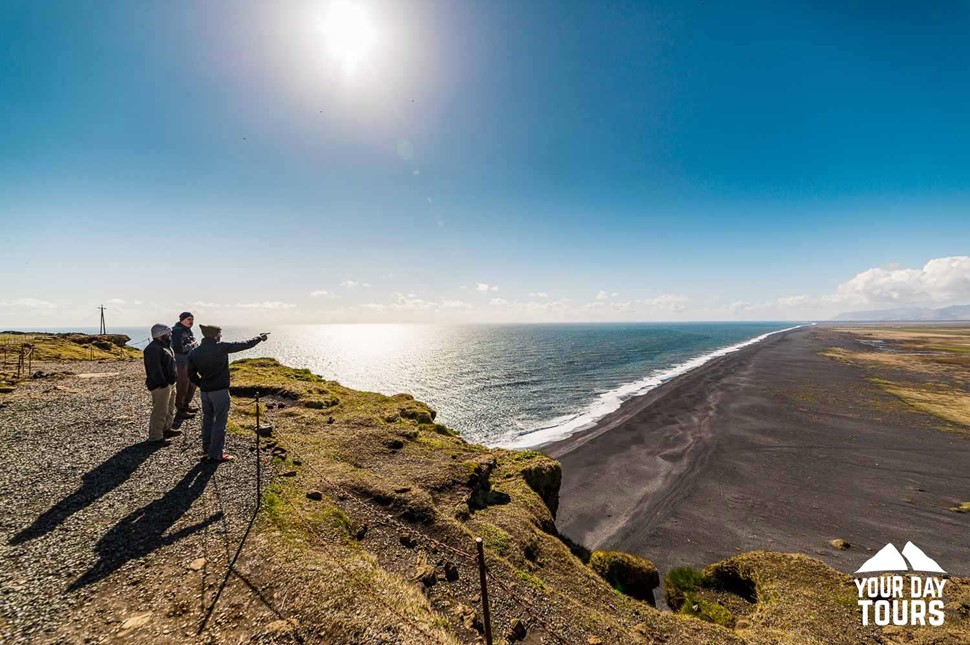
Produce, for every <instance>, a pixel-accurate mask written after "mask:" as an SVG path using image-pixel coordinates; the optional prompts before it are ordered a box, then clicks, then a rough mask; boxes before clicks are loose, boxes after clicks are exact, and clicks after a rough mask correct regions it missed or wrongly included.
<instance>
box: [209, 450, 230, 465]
mask: <svg viewBox="0 0 970 645" xmlns="http://www.w3.org/2000/svg"><path fill="white" fill-rule="evenodd" d="M234 459H235V457H233V456H232V455H227V454H226V453H222V456H221V457H216V458H215V459H213V458H212V457H208V458H207V459H206V460H207V461H208V463H210V464H224V463H226V462H227V461H233V460H234Z"/></svg>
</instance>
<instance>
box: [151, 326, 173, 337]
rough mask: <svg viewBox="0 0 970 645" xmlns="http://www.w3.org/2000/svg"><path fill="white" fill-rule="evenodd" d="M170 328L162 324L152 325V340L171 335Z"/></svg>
mask: <svg viewBox="0 0 970 645" xmlns="http://www.w3.org/2000/svg"><path fill="white" fill-rule="evenodd" d="M171 333H172V328H171V327H169V326H168V325H163V324H162V323H155V324H154V325H152V338H161V337H162V336H164V335H165V334H171Z"/></svg>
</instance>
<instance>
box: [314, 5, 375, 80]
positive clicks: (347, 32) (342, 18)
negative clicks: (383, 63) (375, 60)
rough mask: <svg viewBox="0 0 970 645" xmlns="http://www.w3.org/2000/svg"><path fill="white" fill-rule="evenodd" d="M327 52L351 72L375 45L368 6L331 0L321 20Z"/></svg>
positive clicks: (363, 60) (347, 72) (346, 71)
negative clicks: (322, 20) (324, 16)
mask: <svg viewBox="0 0 970 645" xmlns="http://www.w3.org/2000/svg"><path fill="white" fill-rule="evenodd" d="M323 33H324V36H325V37H326V40H327V48H328V50H329V52H330V55H331V56H332V57H333V58H334V59H335V60H336V61H337V62H338V63H339V64H340V66H341V67H342V68H343V71H344V72H345V73H346V74H348V75H353V74H355V73H356V72H357V70H358V69H359V68H360V66H361V64H363V63H364V62H366V60H367V59H368V57H369V56H370V55H371V53H372V52H373V50H374V48H375V46H376V44H377V29H376V28H375V26H374V22H373V20H372V19H371V16H370V14H369V13H368V11H367V9H366V8H365V7H363V6H361V5H360V4H359V3H357V2H353V1H352V0H334V1H333V2H332V3H331V4H330V7H329V9H328V11H327V15H326V18H325V19H324V23H323Z"/></svg>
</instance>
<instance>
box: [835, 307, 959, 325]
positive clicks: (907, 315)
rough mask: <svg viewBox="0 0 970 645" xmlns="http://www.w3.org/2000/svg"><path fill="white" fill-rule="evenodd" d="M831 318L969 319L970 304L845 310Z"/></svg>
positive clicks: (876, 320) (879, 319)
mask: <svg viewBox="0 0 970 645" xmlns="http://www.w3.org/2000/svg"><path fill="white" fill-rule="evenodd" d="M833 320H854V321H865V322H903V321H947V320H970V305H953V306H952V307H943V308H941V309H930V308H929V307H901V308H899V309H882V310H877V311H847V312H845V313H841V314H839V315H838V316H836V317H835V318H833Z"/></svg>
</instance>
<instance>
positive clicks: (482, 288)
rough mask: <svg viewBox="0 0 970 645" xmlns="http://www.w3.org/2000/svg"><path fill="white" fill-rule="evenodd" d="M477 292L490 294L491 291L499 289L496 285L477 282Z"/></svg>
mask: <svg viewBox="0 0 970 645" xmlns="http://www.w3.org/2000/svg"><path fill="white" fill-rule="evenodd" d="M475 291H480V292H482V293H488V292H489V291H498V287H497V286H496V285H494V284H485V283H484V282H476V283H475Z"/></svg>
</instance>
